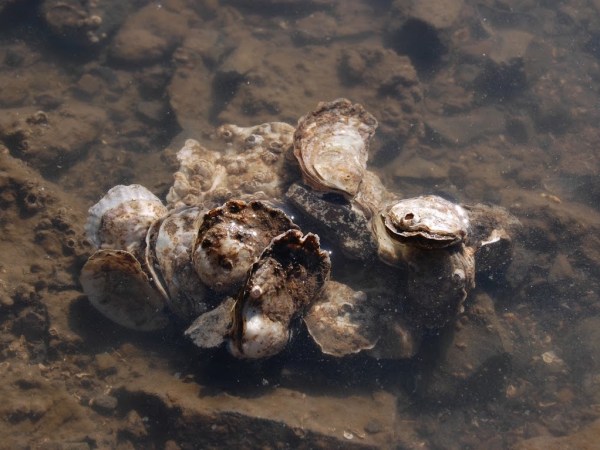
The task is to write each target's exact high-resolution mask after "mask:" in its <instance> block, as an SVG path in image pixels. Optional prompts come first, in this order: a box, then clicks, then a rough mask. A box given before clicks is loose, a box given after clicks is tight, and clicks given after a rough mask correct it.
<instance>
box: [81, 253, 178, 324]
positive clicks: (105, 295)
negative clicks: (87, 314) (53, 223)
mask: <svg viewBox="0 0 600 450" xmlns="http://www.w3.org/2000/svg"><path fill="white" fill-rule="evenodd" d="M80 281H81V285H82V286H83V290H84V292H85V293H86V295H87V296H88V298H89V300H90V303H91V304H92V305H93V306H94V307H95V308H96V309H97V310H98V311H100V312H101V313H102V314H103V315H104V316H106V317H107V318H108V319H110V320H112V321H113V322H115V323H117V324H119V325H121V326H123V327H126V328H130V329H133V330H140V331H152V330H159V329H161V328H164V327H165V326H166V325H167V323H168V319H167V316H166V314H165V313H164V312H163V310H164V307H165V300H164V298H163V296H162V295H161V293H160V292H158V291H157V290H156V289H155V288H154V286H153V285H152V284H151V282H150V280H149V278H148V276H147V275H146V273H145V272H144V270H143V269H142V266H141V264H140V263H139V261H138V260H137V259H136V257H135V256H134V255H133V254H131V253H129V252H127V251H124V250H99V251H97V252H96V253H94V254H93V255H92V256H91V257H90V258H89V259H88V260H87V262H86V263H85V265H84V266H83V268H82V270H81V276H80Z"/></svg>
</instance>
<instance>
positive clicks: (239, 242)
mask: <svg viewBox="0 0 600 450" xmlns="http://www.w3.org/2000/svg"><path fill="white" fill-rule="evenodd" d="M297 228H298V226H297V225H295V224H294V223H293V222H292V220H291V219H290V218H289V217H288V216H287V215H286V214H285V213H284V212H283V211H281V210H280V209H277V208H272V207H271V206H269V205H267V204H266V203H264V202H260V201H251V202H249V203H246V202H244V201H241V200H230V201H228V202H227V203H225V204H224V205H223V206H221V207H218V208H214V209H212V210H210V211H208V212H207V213H206V214H205V215H204V218H203V221H202V225H201V226H200V229H199V231H198V235H197V238H196V241H195V243H194V247H193V253H192V260H193V263H194V267H195V269H196V273H197V274H198V275H199V276H200V279H201V280H202V282H204V283H205V284H206V285H207V286H209V287H210V288H212V289H214V290H215V291H217V292H233V291H236V290H237V289H239V287H241V285H242V283H243V282H244V279H245V277H246V272H247V271H248V269H249V268H250V266H251V265H252V263H254V262H255V261H256V259H257V258H258V256H259V255H260V254H261V252H262V251H263V250H264V249H265V247H267V245H269V243H270V242H271V239H273V238H274V237H275V236H277V235H279V234H281V233H283V232H284V231H286V230H289V229H297Z"/></svg>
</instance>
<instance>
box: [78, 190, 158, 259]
mask: <svg viewBox="0 0 600 450" xmlns="http://www.w3.org/2000/svg"><path fill="white" fill-rule="evenodd" d="M166 213H167V208H166V207H165V206H164V205H163V204H162V202H161V201H160V199H159V198H158V197H156V196H155V195H154V194H153V193H152V192H150V191H149V190H148V189H146V188H145V187H143V186H140V185H139V184H132V185H129V186H124V185H118V186H115V187H113V188H112V189H110V190H109V191H108V193H107V194H106V195H105V196H104V197H102V199H100V201H99V202H98V203H96V204H95V205H94V206H92V207H91V208H90V209H89V213H88V220H87V223H86V225H85V231H86V234H87V237H88V240H89V241H90V242H91V243H92V244H93V245H94V246H95V247H96V248H112V249H118V250H126V251H130V252H135V251H137V250H138V249H139V248H140V247H141V246H142V244H143V242H144V239H145V236H146V232H147V231H148V228H149V227H150V224H151V223H152V222H154V221H155V220H157V219H159V218H160V217H162V216H164V215H165V214H166Z"/></svg>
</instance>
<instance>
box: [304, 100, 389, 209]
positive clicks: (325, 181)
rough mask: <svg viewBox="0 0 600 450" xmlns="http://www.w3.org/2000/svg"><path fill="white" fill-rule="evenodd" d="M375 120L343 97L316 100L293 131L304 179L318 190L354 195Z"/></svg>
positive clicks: (357, 189)
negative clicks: (311, 110) (315, 105)
mask: <svg viewBox="0 0 600 450" xmlns="http://www.w3.org/2000/svg"><path fill="white" fill-rule="evenodd" d="M376 128H377V120H376V119H375V117H373V116H372V115H371V114H369V113H368V112H367V111H365V109H364V108H363V107H362V106H361V105H359V104H355V105H353V104H352V102H350V101H349V100H346V99H338V100H334V101H332V102H323V103H319V104H318V106H317V109H316V110H315V111H313V112H311V113H310V114H308V115H306V116H304V117H302V118H301V119H300V120H299V121H298V127H297V128H296V132H295V133H294V155H295V156H296V159H297V160H298V163H299V164H300V169H301V171H302V177H303V179H304V182H305V183H306V184H307V185H309V186H310V187H312V188H313V189H315V190H318V191H332V192H337V193H340V194H342V195H344V196H346V197H349V198H352V197H354V196H355V195H356V194H357V193H358V191H359V188H360V185H361V182H362V179H363V177H364V174H365V171H366V169H367V160H368V157H369V141H370V140H371V137H372V136H373V134H374V133H375V129H376Z"/></svg>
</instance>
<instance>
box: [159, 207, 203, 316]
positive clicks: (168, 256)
mask: <svg viewBox="0 0 600 450" xmlns="http://www.w3.org/2000/svg"><path fill="white" fill-rule="evenodd" d="M202 215H203V214H202V210H201V208H198V207H189V208H188V207H184V208H183V209H178V210H174V211H171V212H170V213H169V214H168V215H167V216H166V217H164V218H163V219H162V220H161V221H160V222H158V230H157V231H156V237H155V239H153V240H152V242H153V243H152V244H151V245H150V246H148V249H149V250H151V251H153V253H154V254H153V258H152V260H153V261H156V263H155V265H154V267H156V265H158V268H159V272H158V273H159V274H160V279H162V280H163V283H164V285H165V287H166V288H167V291H168V295H167V299H168V300H167V301H168V304H169V307H170V309H171V310H172V311H173V312H174V313H175V314H176V315H177V316H178V317H180V318H181V319H183V320H184V321H186V322H189V321H191V320H194V319H195V318H196V317H198V315H199V314H202V313H204V312H206V311H207V310H208V308H209V307H210V305H209V304H208V303H207V297H208V295H207V292H208V290H207V288H206V286H205V285H204V284H203V283H202V281H201V280H200V278H199V276H198V275H197V274H196V272H195V269H194V265H193V263H192V247H193V244H194V241H195V240H196V237H197V235H198V229H199V228H200V222H201V220H202ZM148 265H150V264H148ZM156 278H159V276H158V275H157V276H156Z"/></svg>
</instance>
